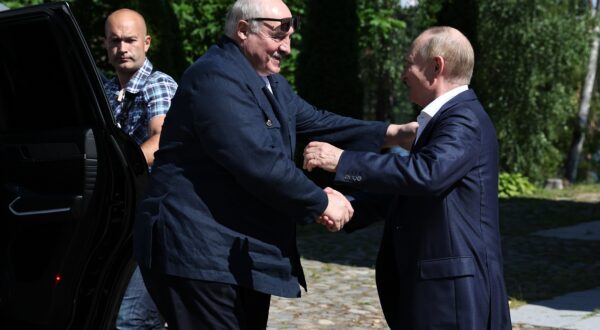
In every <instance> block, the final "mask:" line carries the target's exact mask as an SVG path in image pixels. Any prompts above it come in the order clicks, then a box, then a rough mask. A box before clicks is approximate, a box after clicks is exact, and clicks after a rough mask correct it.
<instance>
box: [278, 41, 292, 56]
mask: <svg viewBox="0 0 600 330" xmlns="http://www.w3.org/2000/svg"><path fill="white" fill-rule="evenodd" d="M279 51H280V52H282V53H284V54H286V55H289V54H290V52H291V51H292V39H291V37H290V36H287V37H286V38H285V39H283V41H282V42H281V44H280V45H279Z"/></svg>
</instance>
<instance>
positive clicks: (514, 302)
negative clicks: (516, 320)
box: [508, 297, 527, 309]
mask: <svg viewBox="0 0 600 330" xmlns="http://www.w3.org/2000/svg"><path fill="white" fill-rule="evenodd" d="M523 305H527V302H526V301H525V300H520V299H517V298H515V297H509V299H508V307H509V308H510V309H513V308H519V307H521V306H523Z"/></svg>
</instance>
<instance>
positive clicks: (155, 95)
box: [104, 9, 177, 329]
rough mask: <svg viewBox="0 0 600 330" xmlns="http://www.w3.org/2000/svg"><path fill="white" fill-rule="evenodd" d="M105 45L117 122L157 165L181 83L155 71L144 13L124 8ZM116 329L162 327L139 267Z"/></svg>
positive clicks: (109, 22) (113, 17) (114, 17)
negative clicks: (167, 117) (112, 72)
mask: <svg viewBox="0 0 600 330" xmlns="http://www.w3.org/2000/svg"><path fill="white" fill-rule="evenodd" d="M104 29H105V37H106V38H105V41H104V46H105V47H106V51H107V53H108V59H109V61H110V63H111V64H112V65H113V67H114V68H115V71H116V73H117V76H116V77H114V78H113V79H111V80H109V81H107V82H106V83H105V84H104V88H105V90H106V95H107V96H108V99H109V101H110V105H111V108H112V109H113V114H114V116H115V120H116V122H117V125H119V127H120V128H121V129H122V130H123V131H124V132H125V133H127V134H129V136H131V137H132V138H133V139H134V140H135V141H136V142H137V144H138V145H139V146H140V148H141V149H142V152H143V153H144V156H145V158H146V162H147V163H148V166H152V164H153V163H154V152H155V151H156V150H158V142H159V138H160V131H161V129H162V125H163V121H164V119H165V115H166V114H167V111H168V110H169V107H170V106H171V98H173V96H174V95H175V90H176V89H177V83H175V81H174V80H173V78H171V77H170V76H168V75H167V74H164V73H162V72H159V71H153V70H152V63H150V61H149V60H148V59H147V58H146V52H147V51H148V48H149V47H150V39H151V38H150V36H149V35H147V30H146V23H145V21H144V18H143V17H142V15H140V14H139V13H137V12H135V11H133V10H130V9H119V10H117V11H115V12H113V13H112V14H110V15H109V16H108V18H107V19H106V23H105V26H104ZM116 328H117V329H163V328H164V321H163V320H162V318H161V316H160V314H159V312H158V310H157V308H156V305H155V304H154V302H153V301H152V298H150V295H149V294H148V291H147V290H146V287H145V286H144V282H143V280H142V277H141V274H140V270H139V268H138V267H136V269H135V271H134V273H133V275H132V277H131V280H130V281H129V285H128V287H127V290H126V291H125V294H124V296H123V301H122V302H121V308H120V310H119V315H118V316H117V324H116Z"/></svg>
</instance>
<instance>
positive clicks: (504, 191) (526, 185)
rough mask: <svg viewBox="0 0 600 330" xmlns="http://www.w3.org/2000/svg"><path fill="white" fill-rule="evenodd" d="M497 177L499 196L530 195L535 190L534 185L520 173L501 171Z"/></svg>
mask: <svg viewBox="0 0 600 330" xmlns="http://www.w3.org/2000/svg"><path fill="white" fill-rule="evenodd" d="M498 179H499V180H498V196H499V197H503V198H507V197H515V196H523V195H531V194H532V193H534V192H535V186H534V185H533V184H532V183H531V182H529V179H527V178H526V177H525V176H523V175H522V174H520V173H507V172H502V173H500V176H499V178H498Z"/></svg>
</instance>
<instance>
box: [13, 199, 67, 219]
mask: <svg viewBox="0 0 600 330" xmlns="http://www.w3.org/2000/svg"><path fill="white" fill-rule="evenodd" d="M34 199H35V201H34ZM19 200H22V201H25V203H23V202H22V203H21V204H25V205H19V203H18V202H19ZM36 201H37V202H39V201H40V198H27V199H21V196H17V197H16V198H15V199H14V200H13V201H12V202H10V204H8V209H9V210H10V212H11V213H12V214H14V215H16V216H20V217H22V216H29V215H45V214H53V213H62V212H69V211H71V207H70V206H69V207H56V208H48V207H40V208H39V209H38V208H34V205H36V204H40V203H36ZM28 204H30V205H28ZM42 204H47V203H42Z"/></svg>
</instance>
